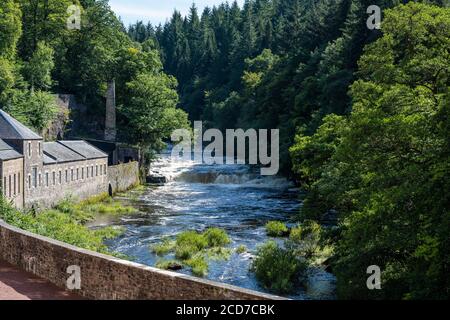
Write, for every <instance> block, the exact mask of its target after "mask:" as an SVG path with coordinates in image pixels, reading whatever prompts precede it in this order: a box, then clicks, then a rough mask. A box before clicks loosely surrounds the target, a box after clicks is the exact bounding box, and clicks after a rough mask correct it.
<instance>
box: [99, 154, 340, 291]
mask: <svg viewBox="0 0 450 320" xmlns="http://www.w3.org/2000/svg"><path fill="white" fill-rule="evenodd" d="M152 170H153V171H155V172H159V173H160V174H162V175H164V176H165V177H166V178H167V179H168V182H167V183H166V184H164V185H154V186H148V187H147V188H146V189H145V191H144V192H142V191H140V192H139V193H138V192H136V195H135V196H133V195H131V196H130V195H128V197H127V198H122V200H124V201H128V202H130V203H131V204H132V205H133V206H135V207H137V208H138V209H139V210H140V213H139V214H137V215H132V216H127V217H122V218H120V220H118V221H115V222H114V223H113V224H116V225H120V226H123V227H125V233H124V234H123V235H122V236H120V237H118V238H116V239H113V240H109V241H107V243H106V244H107V245H108V247H109V248H110V249H111V250H114V251H116V252H120V253H123V254H125V255H127V256H128V257H130V258H131V259H132V260H133V261H135V262H138V263H142V264H145V265H149V266H154V265H155V263H156V262H157V261H158V260H159V259H160V258H159V257H157V256H156V255H155V254H153V253H152V252H151V250H150V249H149V247H150V246H151V245H152V244H156V243H159V242H161V240H163V239H165V238H173V237H174V236H176V235H177V234H178V233H180V232H182V231H186V230H197V231H203V230H204V229H206V228H208V227H218V228H223V229H225V230H226V232H227V233H228V234H229V236H230V238H231V239H232V244H231V245H230V247H232V248H237V247H238V246H240V245H245V246H246V247H247V248H248V253H245V254H237V253H233V254H232V256H231V258H230V259H229V260H227V261H211V262H210V268H209V273H208V275H207V276H206V278H207V279H210V280H215V281H219V282H224V283H228V284H232V285H237V286H240V287H244V288H248V289H253V290H257V291H262V292H267V290H265V289H264V288H263V287H261V286H260V285H259V284H258V282H257V280H256V279H255V277H254V275H253V274H252V273H251V272H250V271H249V267H250V265H251V261H252V257H253V255H252V254H253V253H254V252H255V250H256V248H257V246H258V245H261V244H263V243H264V242H266V241H268V240H269V238H268V237H267V235H266V233H265V228H264V225H265V224H266V223H267V222H268V221H270V220H281V221H285V222H287V223H288V224H289V223H292V220H291V218H292V217H294V215H296V214H297V213H298V210H299V208H300V205H301V203H300V201H299V200H298V190H296V189H295V188H294V186H293V185H292V184H291V183H290V182H288V181H287V180H286V179H284V178H282V177H262V176H259V174H258V173H259V170H257V171H256V170H253V169H252V168H250V167H248V166H245V165H199V164H195V163H194V162H192V161H182V162H180V161H172V160H171V159H170V157H169V156H168V155H167V154H165V155H161V156H160V157H159V159H158V160H157V161H156V162H155V163H154V164H153V165H152ZM97 223H99V222H97ZM109 223H110V222H109ZM169 257H170V256H169ZM180 272H181V273H186V274H190V272H189V270H188V269H184V270H181V271H180ZM334 288H335V278H334V276H333V275H331V274H330V273H327V272H325V271H324V270H323V269H322V268H315V269H312V270H311V271H310V273H309V277H308V285H307V286H305V287H299V288H297V290H296V292H295V293H294V294H291V295H287V297H289V298H292V299H300V300H305V299H333V298H334V297H335V295H334V291H335V290H334Z"/></svg>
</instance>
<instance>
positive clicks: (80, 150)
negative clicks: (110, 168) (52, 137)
mask: <svg viewBox="0 0 450 320" xmlns="http://www.w3.org/2000/svg"><path fill="white" fill-rule="evenodd" d="M106 157H108V155H107V154H106V153H104V152H102V151H100V150H99V149H97V148H95V147H94V146H92V145H90V144H89V143H87V142H86V141H83V140H80V141H57V142H44V164H53V163H61V162H72V161H82V160H89V159H99V158H106Z"/></svg>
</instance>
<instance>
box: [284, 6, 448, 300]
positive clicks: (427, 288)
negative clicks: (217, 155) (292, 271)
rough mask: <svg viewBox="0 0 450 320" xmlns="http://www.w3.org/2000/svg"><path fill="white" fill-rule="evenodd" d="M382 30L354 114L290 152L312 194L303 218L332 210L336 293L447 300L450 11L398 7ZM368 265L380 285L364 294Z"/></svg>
mask: <svg viewBox="0 0 450 320" xmlns="http://www.w3.org/2000/svg"><path fill="white" fill-rule="evenodd" d="M382 31H383V36H382V38H380V39H378V40H377V41H376V42H374V43H373V44H370V45H368V46H367V47H366V49H365V53H364V55H363V56H362V57H361V59H360V61H359V72H358V75H359V77H360V79H359V80H357V81H356V82H354V83H353V85H352V86H351V97H352V101H353V110H352V113H351V114H350V115H349V116H348V117H344V118H342V117H337V116H330V117H327V118H325V119H324V124H323V125H322V126H321V127H320V128H319V130H318V131H317V132H316V134H314V135H313V136H311V137H306V136H299V137H298V138H297V143H296V145H295V146H294V147H293V148H292V149H291V151H292V153H293V158H294V160H295V163H296V165H295V166H294V168H295V170H296V172H298V173H299V174H300V175H301V176H302V177H303V179H304V180H306V181H307V186H308V189H309V190H310V191H311V193H309V195H308V196H307V199H306V202H305V204H306V206H305V211H304V214H312V215H313V216H316V218H317V217H319V218H320V214H323V213H325V212H326V211H327V210H330V209H335V210H337V211H338V212H339V219H340V224H341V230H340V238H339V240H338V242H337V248H336V252H337V255H336V257H335V269H334V270H335V273H336V275H337V278H338V293H339V295H340V297H342V298H358V299H361V298H384V299H425V298H427V299H429V298H436V299H448V298H449V292H448V288H449V285H450V282H449V278H448V272H449V261H450V260H449V259H450V254H449V251H448V246H449V238H448V234H449V232H450V223H449V221H450V219H449V218H450V215H449V214H450V211H449V210H448V203H450V198H449V191H450V183H449V181H450V179H449V178H450V167H449V165H448V163H449V150H450V149H449V141H448V136H449V126H448V118H447V117H448V114H449V104H448V101H449V97H450V90H449V88H450V86H449V85H450V68H449V63H448V62H449V57H448V47H449V46H450V34H449V32H450V9H448V8H439V7H436V6H429V5H424V4H418V3H409V4H407V5H400V6H398V7H396V8H394V9H390V10H386V11H385V19H384V21H383V26H382ZM370 265H378V266H379V267H380V268H381V270H382V271H383V272H382V290H373V291H370V290H367V287H366V282H365V279H367V275H366V269H367V267H368V266H370Z"/></svg>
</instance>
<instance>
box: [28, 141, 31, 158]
mask: <svg viewBox="0 0 450 320" xmlns="http://www.w3.org/2000/svg"><path fill="white" fill-rule="evenodd" d="M28 157H29V158H31V142H28Z"/></svg>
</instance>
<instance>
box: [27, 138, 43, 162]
mask: <svg viewBox="0 0 450 320" xmlns="http://www.w3.org/2000/svg"><path fill="white" fill-rule="evenodd" d="M32 151H33V150H32V147H31V142H28V158H31V155H32ZM38 155H40V156H41V155H42V147H41V143H40V142H38Z"/></svg>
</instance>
